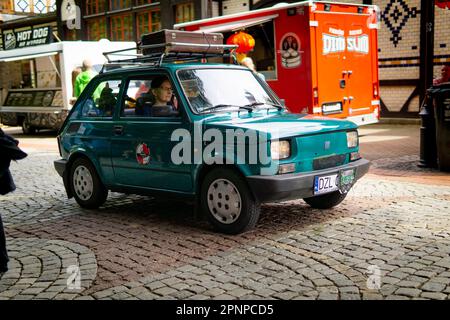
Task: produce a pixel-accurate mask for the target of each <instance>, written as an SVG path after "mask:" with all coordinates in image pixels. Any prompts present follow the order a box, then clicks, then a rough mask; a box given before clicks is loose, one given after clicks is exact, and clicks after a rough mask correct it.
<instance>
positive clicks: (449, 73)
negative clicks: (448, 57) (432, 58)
mask: <svg viewBox="0 0 450 320" xmlns="http://www.w3.org/2000/svg"><path fill="white" fill-rule="evenodd" d="M445 82H450V65H448V64H447V65H444V66H442V69H441V77H440V78H437V79H434V80H433V85H439V84H442V83H445Z"/></svg>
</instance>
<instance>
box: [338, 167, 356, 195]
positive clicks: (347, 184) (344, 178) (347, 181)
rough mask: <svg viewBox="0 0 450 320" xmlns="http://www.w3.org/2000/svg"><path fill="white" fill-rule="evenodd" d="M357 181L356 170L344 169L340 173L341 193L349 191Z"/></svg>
mask: <svg viewBox="0 0 450 320" xmlns="http://www.w3.org/2000/svg"><path fill="white" fill-rule="evenodd" d="M354 181H355V170H354V169H349V170H343V171H341V174H340V191H341V193H347V192H348V191H349V190H350V188H351V187H352V186H353V183H354Z"/></svg>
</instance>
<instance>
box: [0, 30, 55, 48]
mask: <svg viewBox="0 0 450 320" xmlns="http://www.w3.org/2000/svg"><path fill="white" fill-rule="evenodd" d="M50 42H51V28H50V27H38V28H28V29H26V30H20V31H18V30H4V31H3V49H4V50H11V49H16V48H25V47H32V46H38V45H41V44H47V43H50Z"/></svg>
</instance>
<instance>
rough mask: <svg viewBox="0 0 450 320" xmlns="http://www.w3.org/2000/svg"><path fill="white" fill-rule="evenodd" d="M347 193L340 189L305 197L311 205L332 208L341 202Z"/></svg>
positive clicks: (319, 207) (317, 207)
mask: <svg viewBox="0 0 450 320" xmlns="http://www.w3.org/2000/svg"><path fill="white" fill-rule="evenodd" d="M346 196H347V194H346V193H345V194H342V193H340V192H339V191H334V192H331V193H327V194H323V195H321V196H315V197H311V198H304V199H303V200H305V202H306V203H307V204H309V205H310V206H311V207H313V208H316V209H330V208H333V207H334V206H337V205H338V204H339V203H341V202H342V201H343V200H344V199H345V197H346Z"/></svg>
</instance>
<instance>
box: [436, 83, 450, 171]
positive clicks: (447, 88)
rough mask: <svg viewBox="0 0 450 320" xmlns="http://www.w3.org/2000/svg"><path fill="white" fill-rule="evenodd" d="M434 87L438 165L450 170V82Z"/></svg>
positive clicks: (442, 168)
mask: <svg viewBox="0 0 450 320" xmlns="http://www.w3.org/2000/svg"><path fill="white" fill-rule="evenodd" d="M433 89H434V90H433V106H434V117H435V120H436V145H437V157H438V166H439V170H440V171H450V82H446V83H443V84H441V85H438V86H434V87H433Z"/></svg>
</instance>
